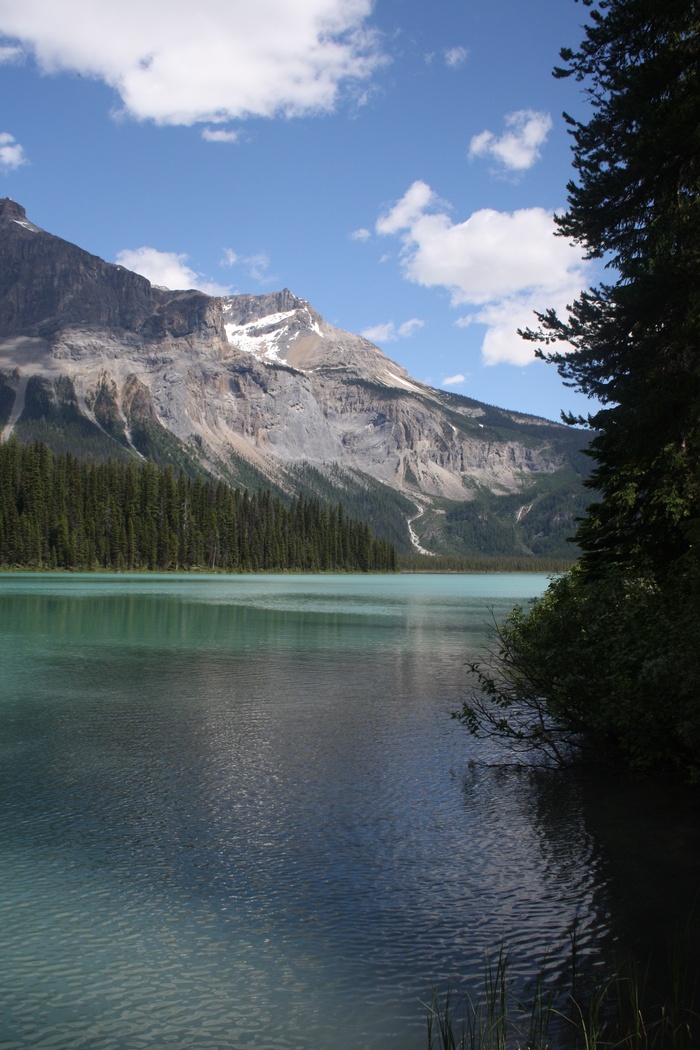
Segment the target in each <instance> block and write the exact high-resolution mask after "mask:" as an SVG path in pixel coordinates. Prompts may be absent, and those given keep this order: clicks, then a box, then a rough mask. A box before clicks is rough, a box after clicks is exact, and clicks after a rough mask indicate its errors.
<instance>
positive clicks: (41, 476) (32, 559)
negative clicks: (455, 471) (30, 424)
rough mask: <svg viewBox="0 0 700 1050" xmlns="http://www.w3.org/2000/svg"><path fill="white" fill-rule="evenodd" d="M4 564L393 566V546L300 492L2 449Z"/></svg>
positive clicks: (0, 557)
mask: <svg viewBox="0 0 700 1050" xmlns="http://www.w3.org/2000/svg"><path fill="white" fill-rule="evenodd" d="M0 565H1V566H3V567H6V568H8V567H9V568H31V569H85V570H93V569H109V570H115V571H121V570H133V569H136V570H159V571H164V570H175V569H193V568H195V569H207V570H210V571H222V572H258V571H266V570H274V569H284V570H287V569H292V570H298V571H305V572H321V571H349V572H358V571H362V572H370V571H373V572H386V571H394V570H395V569H396V551H395V549H394V548H393V547H391V546H390V545H389V544H387V543H385V542H384V541H382V540H377V539H375V538H374V537H373V535H372V532H371V529H370V528H369V526H368V525H367V524H365V523H364V522H359V521H355V520H353V519H351V518H348V517H347V516H346V515H345V512H344V510H343V507H342V506H341V505H340V504H337V505H336V506H328V505H324V504H322V503H321V502H320V501H319V500H315V499H314V500H305V499H304V498H303V497H302V496H299V497H298V498H297V499H295V500H293V501H292V503H291V505H290V506H289V507H286V506H285V505H284V504H283V503H282V501H281V500H280V499H279V498H277V497H273V496H272V495H271V493H270V492H269V491H260V492H257V493H255V494H253V495H249V494H248V493H247V492H241V491H239V490H238V489H232V488H231V487H230V486H228V485H226V484H224V483H223V482H221V481H219V482H217V481H213V480H206V479H202V478H201V477H197V478H194V479H193V478H189V477H187V476H186V475H185V474H180V475H179V476H176V475H175V473H174V471H173V469H172V467H165V468H161V467H158V466H156V465H155V464H153V463H145V464H143V465H142V466H138V465H136V464H135V463H133V462H131V463H128V464H123V463H118V462H115V461H110V462H108V463H90V462H84V461H83V462H81V461H79V460H78V459H76V458H75V457H74V456H73V455H71V454H70V453H66V454H62V455H59V456H55V455H54V454H53V453H52V452H51V451H50V450H49V449H48V448H47V447H46V446H45V445H43V444H41V443H38V444H34V445H30V446H26V445H22V444H20V443H19V442H18V441H16V440H14V439H11V440H10V441H9V442H7V443H6V444H5V445H2V446H0Z"/></svg>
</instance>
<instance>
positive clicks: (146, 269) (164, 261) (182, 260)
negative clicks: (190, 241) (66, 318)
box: [116, 246, 231, 295]
mask: <svg viewBox="0 0 700 1050" xmlns="http://www.w3.org/2000/svg"><path fill="white" fill-rule="evenodd" d="M187 259H188V256H187V255H185V254H183V253H178V252H161V251H158V249H157V248H148V247H146V246H144V247H142V248H124V250H123V251H120V252H118V253H117V260H116V261H117V263H118V264H119V265H120V266H124V267H126V269H127V270H133V271H134V272H135V273H140V274H141V276H142V277H146V278H147V279H148V280H149V281H150V282H151V284H155V285H158V286H159V287H161V288H171V289H174V290H178V289H189V288H197V289H198V290H199V291H200V292H206V293H207V295H228V294H229V293H230V291H231V289H230V288H228V287H225V286H224V285H221V284H217V283H216V282H215V281H210V280H208V279H207V278H206V277H205V276H204V275H203V274H201V273H197V272H196V271H195V270H193V269H192V268H191V267H189V266H188V265H187Z"/></svg>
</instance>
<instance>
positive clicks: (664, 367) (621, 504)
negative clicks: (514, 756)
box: [457, 0, 700, 782]
mask: <svg viewBox="0 0 700 1050" xmlns="http://www.w3.org/2000/svg"><path fill="white" fill-rule="evenodd" d="M583 2H584V4H585V6H587V7H589V8H590V22H589V24H588V26H587V27H586V30H585V38H584V40H583V43H582V44H581V46H580V48H579V50H578V51H575V52H574V51H571V50H568V49H567V50H564V51H562V59H563V65H562V67H561V68H559V69H557V70H555V75H556V76H559V77H568V76H573V77H575V78H576V79H577V80H580V81H581V82H582V83H583V84H584V85H585V89H586V92H587V94H588V97H589V100H590V105H591V107H592V108H591V113H592V115H591V117H590V119H589V120H588V121H587V122H586V123H582V122H579V121H577V120H574V119H573V118H571V117H567V120H568V122H569V125H570V129H571V134H572V136H573V153H574V167H575V170H576V175H577V178H576V181H573V182H571V183H570V185H569V187H568V190H569V209H568V211H567V212H566V214H565V215H562V216H560V217H558V219H557V222H558V227H559V233H560V234H561V235H563V236H567V237H570V238H573V240H574V241H576V242H577V243H579V244H580V245H582V246H583V247H584V248H585V249H586V251H587V253H588V255H589V256H590V257H593V258H601V259H604V260H605V261H606V263H607V265H608V266H609V267H611V268H612V270H613V271H614V272H615V273H616V277H617V279H616V281H615V283H613V284H609V285H608V284H605V285H601V287H599V288H594V289H591V290H590V291H588V292H587V293H585V294H583V295H582V296H581V297H580V298H579V300H578V301H577V302H575V303H574V304H573V306H572V307H571V308H570V310H569V315H568V317H566V318H565V319H562V318H560V317H559V316H557V314H556V313H555V312H554V311H551V310H550V311H547V312H545V313H543V314H540V315H538V316H539V321H540V328H539V330H538V331H536V332H532V331H530V332H526V333H524V335H525V336H526V338H529V339H532V340H533V341H536V342H537V343H538V344H539V348H538V350H537V353H538V354H539V356H540V357H543V358H545V359H547V360H549V361H552V362H554V363H555V364H556V365H557V367H558V369H559V372H560V374H561V375H562V377H563V378H564V380H565V382H567V383H568V384H570V385H573V386H575V387H577V388H578V389H580V390H581V391H583V392H584V393H586V394H588V395H589V396H591V397H595V398H596V399H598V401H600V402H601V404H602V408H601V409H600V410H599V411H597V412H596V413H595V414H594V415H592V416H591V417H590V419H589V423H590V425H591V426H592V427H593V428H595V430H596V432H597V433H596V435H595V436H594V438H593V441H592V444H591V449H590V454H591V456H592V457H593V461H594V463H595V467H594V470H593V472H592V474H591V477H590V479H589V480H588V481H587V482H586V484H588V485H589V486H590V487H591V488H593V489H595V490H597V492H598V493H599V500H598V502H596V503H594V504H592V505H591V506H590V507H589V508H588V509H587V511H586V514H585V516H584V517H583V518H582V519H581V520H580V524H579V528H578V531H577V534H576V537H575V539H576V541H577V543H578V544H579V547H580V548H581V551H582V556H581V559H580V563H579V564H578V565H577V566H576V567H575V568H574V569H573V570H571V571H570V572H568V573H567V574H566V575H565V576H563V577H562V578H561V579H559V580H556V581H554V582H553V583H552V584H551V585H550V587H549V588H548V590H547V592H546V593H545V595H544V597H543V598H542V599H541V600H540V601H539V602H536V603H535V604H534V606H533V608H532V609H531V610H530V611H529V612H528V613H527V614H525V613H523V612H522V611H520V610H516V611H515V612H514V613H513V614H512V615H511V616H510V618H509V619H508V620H507V621H506V623H505V624H504V625H501V627H500V628H499V629H498V630H497V635H496V637H497V641H498V645H497V651H496V652H495V653H493V654H492V655H493V657H494V659H493V661H492V662H491V665H490V666H489V667H487V668H486V669H484V668H482V667H479V666H477V665H472V670H473V671H474V673H475V674H476V676H477V681H478V683H479V685H480V687H481V691H480V692H477V693H476V694H475V695H474V696H473V697H472V698H471V700H469V701H468V702H467V703H466V704H465V705H464V707H463V710H462V711H461V713H459V714H458V715H457V717H459V718H460V719H461V720H462V721H463V722H464V723H466V724H467V725H468V727H469V728H470V729H471V731H472V732H474V733H476V734H477V735H482V734H484V735H487V736H491V737H493V736H496V737H501V738H505V739H507V740H509V741H510V742H511V743H512V744H514V745H516V746H517V747H520V748H525V749H526V750H535V751H539V752H542V753H544V754H546V755H548V756H549V757H550V758H554V759H555V760H556V761H564V760H568V759H569V758H571V757H572V755H576V754H579V755H583V756H585V757H586V758H588V759H590V760H593V761H597V762H601V761H602V762H606V763H609V764H611V765H614V766H618V767H624V768H628V769H634V770H638V771H639V770H643V771H652V770H653V771H659V772H665V773H671V774H673V775H679V776H681V777H683V778H685V779H686V780H690V781H693V782H698V781H700V559H699V558H698V547H697V543H698V540H699V539H700V0H597V3H595V5H594V3H593V0H583ZM562 342H565V343H567V344H569V345H568V347H567V349H566V350H559V349H557V343H562ZM572 347H573V351H572V349H571V348H572ZM569 422H579V421H578V420H573V419H571V418H569ZM581 422H583V421H581Z"/></svg>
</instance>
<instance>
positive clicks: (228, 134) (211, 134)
mask: <svg viewBox="0 0 700 1050" xmlns="http://www.w3.org/2000/svg"><path fill="white" fill-rule="evenodd" d="M202 138H203V139H204V141H205V142H238V139H239V132H237V131H226V130H225V129H224V128H205V129H204V131H203V132H202Z"/></svg>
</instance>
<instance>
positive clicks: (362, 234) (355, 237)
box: [350, 228, 372, 241]
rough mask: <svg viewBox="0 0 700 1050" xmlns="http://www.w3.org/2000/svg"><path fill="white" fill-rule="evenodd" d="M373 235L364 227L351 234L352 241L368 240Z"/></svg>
mask: <svg viewBox="0 0 700 1050" xmlns="http://www.w3.org/2000/svg"><path fill="white" fill-rule="evenodd" d="M371 236H372V234H371V233H370V231H369V230H365V229H364V228H363V229H360V230H353V231H352V233H351V234H350V240H351V241H368V240H369V239H370V237H371Z"/></svg>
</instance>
